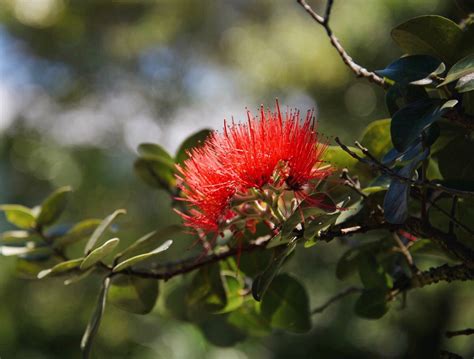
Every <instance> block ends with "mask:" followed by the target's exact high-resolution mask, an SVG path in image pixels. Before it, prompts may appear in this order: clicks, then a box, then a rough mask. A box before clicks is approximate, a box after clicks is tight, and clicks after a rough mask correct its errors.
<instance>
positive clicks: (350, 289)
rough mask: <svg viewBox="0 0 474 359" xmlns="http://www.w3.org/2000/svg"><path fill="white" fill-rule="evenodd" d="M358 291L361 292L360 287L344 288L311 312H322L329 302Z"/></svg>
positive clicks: (331, 302)
mask: <svg viewBox="0 0 474 359" xmlns="http://www.w3.org/2000/svg"><path fill="white" fill-rule="evenodd" d="M360 292H362V288H358V287H349V288H346V289H344V290H343V291H342V292H340V293H338V294H336V295H335V296H334V297H331V298H329V300H328V301H327V302H326V303H324V304H323V305H321V306H319V307H317V308H315V309H313V311H312V312H311V314H318V313H322V312H323V311H324V310H325V309H326V308H327V307H329V306H330V305H331V304H333V303H335V302H337V301H338V300H341V299H342V298H345V297H347V296H348V295H350V294H353V293H360Z"/></svg>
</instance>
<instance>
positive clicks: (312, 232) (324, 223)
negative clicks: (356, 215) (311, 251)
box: [304, 212, 339, 248]
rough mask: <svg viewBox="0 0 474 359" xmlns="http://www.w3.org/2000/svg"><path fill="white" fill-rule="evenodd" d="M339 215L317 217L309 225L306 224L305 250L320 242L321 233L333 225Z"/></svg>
mask: <svg viewBox="0 0 474 359" xmlns="http://www.w3.org/2000/svg"><path fill="white" fill-rule="evenodd" d="M338 215H339V213H338V212H337V213H331V214H325V215H323V216H319V217H316V218H315V219H313V220H312V221H311V222H309V223H308V224H305V227H304V238H305V239H306V242H305V243H304V247H305V248H310V247H312V246H314V245H315V244H316V243H317V242H318V241H317V239H318V238H319V232H320V231H322V230H325V229H327V228H328V227H329V226H331V225H333V224H334V223H335V222H336V220H337V218H338Z"/></svg>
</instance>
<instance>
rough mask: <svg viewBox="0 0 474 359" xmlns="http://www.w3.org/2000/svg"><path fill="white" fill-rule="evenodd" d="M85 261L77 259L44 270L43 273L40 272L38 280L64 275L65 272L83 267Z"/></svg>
mask: <svg viewBox="0 0 474 359" xmlns="http://www.w3.org/2000/svg"><path fill="white" fill-rule="evenodd" d="M83 260H84V258H76V259H71V260H68V261H65V262H61V263H58V264H56V265H55V266H54V267H52V268H49V269H44V270H42V271H41V272H39V273H38V279H42V278H45V277H47V276H50V275H53V274H59V273H64V272H68V271H70V270H73V269H76V268H78V267H79V266H80V265H81V263H82V261H83Z"/></svg>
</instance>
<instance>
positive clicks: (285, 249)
mask: <svg viewBox="0 0 474 359" xmlns="http://www.w3.org/2000/svg"><path fill="white" fill-rule="evenodd" d="M295 247H296V242H295V241H292V242H290V243H288V244H287V245H286V246H278V247H275V248H274V249H273V258H272V260H271V262H270V264H269V265H268V267H267V268H265V270H264V271H263V272H262V273H261V274H259V275H258V276H257V277H256V278H255V279H254V281H253V283H252V295H253V297H254V299H255V300H256V301H261V300H262V298H263V296H264V295H265V292H266V291H267V289H268V287H269V286H270V284H271V283H272V281H273V278H275V276H276V275H277V274H278V272H279V271H280V268H281V266H282V265H283V263H284V262H285V259H286V258H288V256H289V255H290V254H291V253H293V251H294V250H295Z"/></svg>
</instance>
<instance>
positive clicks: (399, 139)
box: [390, 100, 457, 152]
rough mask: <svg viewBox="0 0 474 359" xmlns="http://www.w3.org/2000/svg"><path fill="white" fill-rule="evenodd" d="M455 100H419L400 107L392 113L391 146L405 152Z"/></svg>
mask: <svg viewBox="0 0 474 359" xmlns="http://www.w3.org/2000/svg"><path fill="white" fill-rule="evenodd" d="M456 104H457V100H451V101H446V102H444V103H442V102H440V101H438V100H421V101H417V102H415V103H412V104H410V105H408V106H407V107H404V108H402V109H401V110H399V111H397V112H396V113H395V115H393V119H392V123H391V127H390V134H391V137H392V143H393V146H394V147H395V148H396V149H397V150H398V151H399V152H405V151H406V150H407V149H408V148H409V147H410V145H411V144H412V143H413V142H414V141H415V140H416V139H418V138H419V137H420V136H421V133H422V132H423V131H424V130H426V129H427V128H428V127H429V126H430V125H431V124H432V123H434V122H436V121H437V120H439V119H440V118H441V117H442V116H443V115H444V114H445V113H446V112H447V111H448V110H449V109H450V108H452V107H454V106H455V105H456Z"/></svg>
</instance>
